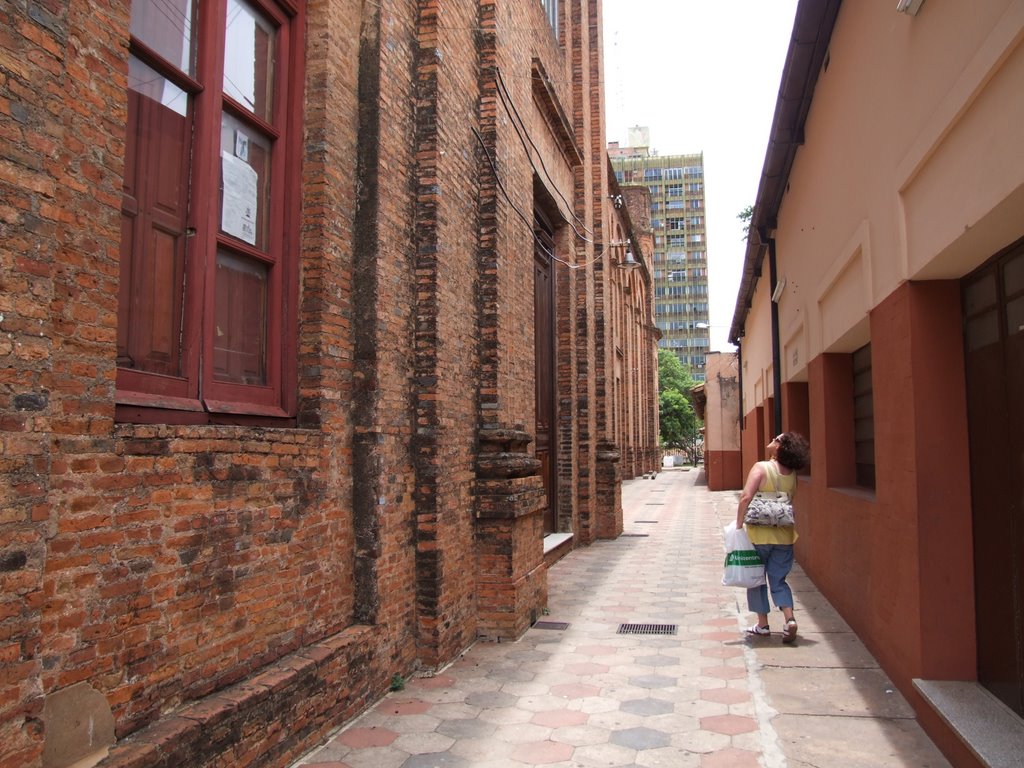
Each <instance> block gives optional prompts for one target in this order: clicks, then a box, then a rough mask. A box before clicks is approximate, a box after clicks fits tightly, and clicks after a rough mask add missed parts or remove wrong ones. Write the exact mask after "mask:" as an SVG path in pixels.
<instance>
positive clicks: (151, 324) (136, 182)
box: [117, 57, 191, 376]
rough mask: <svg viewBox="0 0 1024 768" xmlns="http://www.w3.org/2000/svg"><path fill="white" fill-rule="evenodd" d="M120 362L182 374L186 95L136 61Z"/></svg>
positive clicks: (132, 61) (131, 79)
mask: <svg viewBox="0 0 1024 768" xmlns="http://www.w3.org/2000/svg"><path fill="white" fill-rule="evenodd" d="M128 83H129V88H130V90H129V91H128V127H127V134H126V155H125V175H124V188H123V198H122V219H121V231H122V243H121V291H120V297H119V304H118V353H117V354H118V365H120V366H121V367H122V368H131V369H134V370H139V371H146V372H150V373H160V374H165V375H170V376H178V375H180V373H181V371H180V357H181V332H182V302H183V294H184V268H185V239H186V236H185V232H186V214H187V185H188V168H189V156H190V151H189V148H190V142H191V123H190V120H189V117H188V113H189V109H188V106H189V101H188V96H187V94H185V93H184V92H182V91H180V90H179V89H178V88H176V87H175V86H174V85H172V84H171V83H170V82H168V81H167V80H166V79H165V78H163V77H161V76H160V75H159V74H158V73H157V72H155V71H154V70H152V69H150V68H149V67H147V66H146V65H145V64H143V63H142V62H141V61H139V60H138V59H136V58H135V57H130V58H129V61H128Z"/></svg>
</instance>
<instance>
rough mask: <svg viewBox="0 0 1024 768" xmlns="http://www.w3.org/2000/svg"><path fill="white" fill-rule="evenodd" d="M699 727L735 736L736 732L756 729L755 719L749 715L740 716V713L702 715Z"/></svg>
mask: <svg viewBox="0 0 1024 768" xmlns="http://www.w3.org/2000/svg"><path fill="white" fill-rule="evenodd" d="M700 727H701V728H703V729H704V730H705V731H714V732H715V733H725V734H728V735H729V736H735V735H736V734H738V733H749V732H750V731H756V730H757V721H755V720H754V719H753V718H751V717H741V716H740V715H712V716H711V717H702V718H701V719H700Z"/></svg>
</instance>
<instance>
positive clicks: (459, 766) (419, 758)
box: [401, 752, 473, 768]
mask: <svg viewBox="0 0 1024 768" xmlns="http://www.w3.org/2000/svg"><path fill="white" fill-rule="evenodd" d="M472 765H473V764H472V763H471V762H469V761H468V760H466V759H464V758H461V757H458V756H457V755H453V754H451V753H450V752H434V753H432V754H427V755H413V756H412V757H410V758H409V759H408V760H406V761H405V762H404V763H402V766H401V768H472Z"/></svg>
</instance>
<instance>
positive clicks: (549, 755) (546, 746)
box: [511, 741, 573, 765]
mask: <svg viewBox="0 0 1024 768" xmlns="http://www.w3.org/2000/svg"><path fill="white" fill-rule="evenodd" d="M572 753H573V747H572V746H570V745H569V744H560V743H559V742H556V741H534V742H530V743H528V744H520V745H519V746H518V747H516V748H515V749H513V750H512V755H511V757H512V759H513V760H518V761H520V762H522V763H527V764H530V765H546V764H548V763H560V762H562V761H563V760H568V759H569V758H570V757H572Z"/></svg>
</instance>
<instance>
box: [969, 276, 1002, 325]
mask: <svg viewBox="0 0 1024 768" xmlns="http://www.w3.org/2000/svg"><path fill="white" fill-rule="evenodd" d="M996 300H997V296H996V275H995V273H994V272H990V273H989V274H987V275H984V276H982V277H981V278H979V279H978V280H977V281H976V282H974V283H972V284H971V285H968V286H967V287H966V288H965V289H964V312H965V313H966V314H968V315H973V314H974V313H975V312H980V311H982V310H983V309H985V308H987V307H991V306H992V305H993V304H995V303H996Z"/></svg>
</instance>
